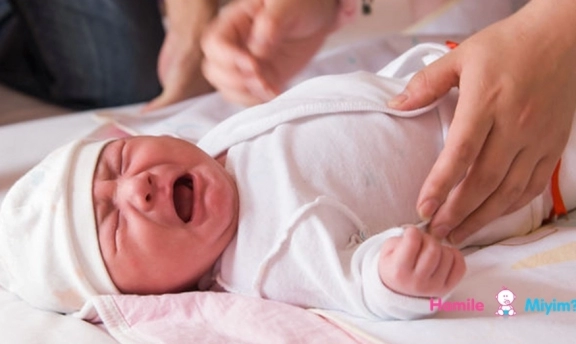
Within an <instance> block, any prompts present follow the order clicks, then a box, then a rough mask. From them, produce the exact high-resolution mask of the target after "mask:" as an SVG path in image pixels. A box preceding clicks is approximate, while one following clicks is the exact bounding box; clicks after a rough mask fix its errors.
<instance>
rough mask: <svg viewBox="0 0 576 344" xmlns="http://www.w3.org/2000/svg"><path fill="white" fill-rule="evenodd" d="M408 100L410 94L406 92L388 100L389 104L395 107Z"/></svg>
mask: <svg viewBox="0 0 576 344" xmlns="http://www.w3.org/2000/svg"><path fill="white" fill-rule="evenodd" d="M406 100H408V95H407V94H406V93H400V94H398V95H397V96H395V97H394V98H392V99H390V100H389V101H388V106H389V107H391V108H395V107H398V106H400V105H402V104H404V102H405V101H406Z"/></svg>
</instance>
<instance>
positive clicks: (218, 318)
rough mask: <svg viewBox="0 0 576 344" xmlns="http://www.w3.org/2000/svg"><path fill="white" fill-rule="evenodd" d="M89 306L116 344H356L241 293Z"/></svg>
mask: <svg viewBox="0 0 576 344" xmlns="http://www.w3.org/2000/svg"><path fill="white" fill-rule="evenodd" d="M92 306H93V309H92V310H93V314H92V316H94V320H93V321H94V322H101V323H102V324H103V326H104V327H105V328H106V330H107V331H108V332H109V333H110V334H111V335H112V336H113V337H114V338H115V339H117V340H118V341H119V342H121V343H171V344H178V343H344V344H345V343H360V342H361V341H360V340H359V339H357V338H354V337H353V336H352V335H351V334H349V333H347V332H346V331H344V330H343V329H341V328H340V327H338V326H336V325H335V324H333V323H331V322H330V321H328V320H326V319H325V318H323V317H321V316H319V315H316V314H314V313H312V312H310V311H307V310H304V309H301V308H298V307H294V306H290V305H287V304H283V303H279V302H275V301H268V300H261V299H257V298H253V297H248V296H243V295H234V294H228V293H217V292H189V293H181V294H168V295H152V296H135V295H114V296H100V297H97V298H96V299H94V300H93V301H92ZM94 311H95V312H96V313H97V316H96V315H95V314H94Z"/></svg>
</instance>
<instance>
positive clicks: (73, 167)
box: [0, 140, 119, 314]
mask: <svg viewBox="0 0 576 344" xmlns="http://www.w3.org/2000/svg"><path fill="white" fill-rule="evenodd" d="M107 142H108V141H87V140H78V141H74V142H71V143H69V144H67V145H65V146H63V147H61V148H59V149H57V150H55V151H54V152H52V153H51V154H50V155H48V156H47V157H46V158H45V159H44V160H43V161H42V162H40V163H39V164H38V165H37V166H35V167H34V168H33V169H32V170H30V171H29V172H28V173H26V174H25V175H24V176H23V177H22V178H21V179H20V180H18V181H17V182H16V183H15V184H14V186H13V187H12V188H11V189H10V191H9V192H8V194H7V195H6V198H5V199H4V202H3V203H2V207H1V208H0V285H2V286H3V287H4V288H6V289H7V290H9V291H11V292H13V293H15V294H17V295H18V296H20V297H21V298H22V299H24V300H25V301H26V302H28V303H30V304H31V305H33V306H35V307H38V308H41V309H45V310H50V311H56V312H60V313H67V314H68V313H73V312H76V311H78V310H80V309H81V308H82V306H83V305H84V303H85V302H86V301H87V300H88V299H89V298H90V297H91V296H94V295H102V294H118V293H119V292H118V290H117V289H116V287H115V286H114V283H113V282H112V280H111V279H110V276H109V275H108V272H107V270H106V266H105V265H104V261H103V259H102V256H101V254H100V247H99V244H98V237H97V232H96V222H95V219H94V210H93V206H92V179H93V175H94V169H95V167H96V162H97V160H98V156H99V154H100V151H101V150H102V149H103V147H104V146H105V144H106V143H107Z"/></svg>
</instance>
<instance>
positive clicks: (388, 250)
mask: <svg viewBox="0 0 576 344" xmlns="http://www.w3.org/2000/svg"><path fill="white" fill-rule="evenodd" d="M378 272H379V276H380V280H381V281H382V283H384V285H386V287H388V288H389V289H390V290H392V291H394V292H396V293H399V294H404V295H408V296H416V297H439V296H444V295H446V294H447V293H448V292H450V291H451V290H452V289H453V288H454V287H455V286H456V284H457V283H458V282H460V280H461V279H462V277H463V276H464V273H465V272H466V263H465V261H464V256H463V255H462V252H460V251H459V250H458V249H457V248H455V247H449V246H445V245H442V244H441V243H440V242H438V240H436V239H435V238H433V237H432V236H431V235H430V234H428V233H424V232H422V231H421V230H419V229H417V228H416V227H414V226H409V227H408V228H406V231H405V232H404V234H403V235H402V236H400V237H394V238H390V239H388V240H386V241H385V242H384V244H383V245H382V248H381V249H380V260H379V261H378Z"/></svg>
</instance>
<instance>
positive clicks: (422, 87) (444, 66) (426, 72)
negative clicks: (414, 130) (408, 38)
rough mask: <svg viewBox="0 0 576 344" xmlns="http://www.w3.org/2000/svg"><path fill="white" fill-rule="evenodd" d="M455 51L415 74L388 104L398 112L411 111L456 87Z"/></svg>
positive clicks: (458, 67)
mask: <svg viewBox="0 0 576 344" xmlns="http://www.w3.org/2000/svg"><path fill="white" fill-rule="evenodd" d="M455 53H456V51H452V52H450V53H448V54H446V55H444V56H443V57H441V58H439V59H438V60H436V61H434V62H433V63H431V64H430V65H428V66H427V67H425V68H424V69H422V70H420V71H419V72H418V73H416V74H415V75H414V76H413V77H412V79H410V81H409V82H408V84H407V85H406V88H405V89H404V91H403V92H402V93H400V94H399V95H397V96H395V97H394V98H392V99H391V100H390V101H389V102H388V106H390V107H392V108H395V109H398V110H412V109H417V108H419V107H423V106H426V105H428V104H430V103H432V102H434V101H435V100H436V99H438V98H440V97H442V96H443V95H444V94H446V93H447V92H448V91H449V90H450V89H451V88H452V87H455V86H458V82H459V79H460V66H459V64H458V63H457V56H456V55H454V54H455Z"/></svg>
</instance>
